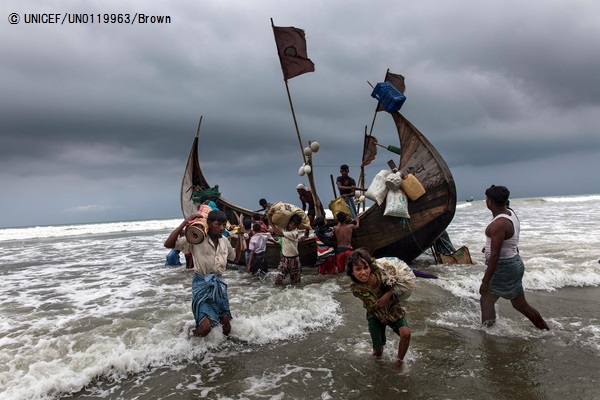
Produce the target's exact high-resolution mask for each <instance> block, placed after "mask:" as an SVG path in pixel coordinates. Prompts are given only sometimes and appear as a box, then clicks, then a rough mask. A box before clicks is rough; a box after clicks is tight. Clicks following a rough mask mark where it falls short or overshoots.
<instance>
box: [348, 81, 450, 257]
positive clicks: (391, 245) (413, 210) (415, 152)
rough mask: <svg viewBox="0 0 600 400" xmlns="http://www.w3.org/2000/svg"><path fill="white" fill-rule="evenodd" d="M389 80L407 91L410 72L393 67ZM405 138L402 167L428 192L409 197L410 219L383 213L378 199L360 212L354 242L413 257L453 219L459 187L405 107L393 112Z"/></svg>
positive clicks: (380, 253)
mask: <svg viewBox="0 0 600 400" xmlns="http://www.w3.org/2000/svg"><path fill="white" fill-rule="evenodd" d="M385 81H387V82H390V83H392V84H393V85H394V86H395V87H396V88H397V89H398V90H399V91H401V92H404V77H402V76H401V75H397V74H392V73H390V72H388V73H387V74H386V78H385ZM391 116H392V118H393V119H394V123H395V126H396V129H397V132H398V139H399V141H400V161H399V164H398V165H399V167H398V169H399V170H401V171H402V172H403V173H405V174H409V173H410V174H413V175H414V176H415V177H416V178H417V179H418V180H419V182H420V183H421V185H423V187H424V189H425V194H424V195H423V196H421V197H420V198H419V199H417V200H415V201H409V202H408V212H409V215H410V219H408V221H407V220H405V219H401V218H395V217H387V216H384V215H383V212H384V208H385V204H382V207H380V206H378V205H377V204H374V205H373V206H371V207H370V208H369V209H368V210H366V211H365V212H364V213H363V214H361V215H360V228H359V229H357V230H355V231H354V235H353V240H352V246H353V247H354V248H357V247H366V248H368V249H369V250H370V251H372V253H373V255H374V256H375V257H383V256H394V257H398V258H401V259H402V260H404V261H406V262H410V261H412V260H413V259H414V258H416V257H417V256H419V255H420V254H421V253H423V252H424V251H425V250H427V249H428V248H429V247H430V246H431V244H432V243H433V242H434V241H435V239H437V238H438V236H440V234H442V233H443V232H444V230H445V229H446V227H447V226H448V225H449V224H450V222H451V221H452V218H453V217H454V213H455V210H456V186H455V184H454V178H453V177H452V173H451V172H450V169H449V168H448V165H447V164H446V162H445V161H444V159H443V158H442V156H441V155H440V154H439V153H438V151H437V150H436V149H435V147H433V145H432V144H431V143H430V142H429V140H427V138H425V136H423V134H422V133H421V132H420V131H419V130H418V129H417V128H416V127H415V126H414V125H413V124H411V123H410V122H409V121H408V120H407V119H406V118H405V117H404V116H402V114H400V112H394V113H391Z"/></svg>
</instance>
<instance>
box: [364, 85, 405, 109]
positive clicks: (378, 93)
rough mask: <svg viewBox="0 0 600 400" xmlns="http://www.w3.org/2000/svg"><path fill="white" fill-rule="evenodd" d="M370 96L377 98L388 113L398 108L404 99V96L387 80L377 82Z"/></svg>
mask: <svg viewBox="0 0 600 400" xmlns="http://www.w3.org/2000/svg"><path fill="white" fill-rule="evenodd" d="M371 97H373V98H375V99H377V100H378V101H379V103H381V105H382V106H383V108H385V111H387V112H389V113H393V112H396V111H398V110H400V108H402V105H403V104H404V101H406V96H404V95H403V94H402V93H401V92H400V91H399V90H398V89H396V88H395V87H394V86H393V85H392V84H391V83H389V82H379V83H378V84H377V85H375V88H374V89H373V93H371Z"/></svg>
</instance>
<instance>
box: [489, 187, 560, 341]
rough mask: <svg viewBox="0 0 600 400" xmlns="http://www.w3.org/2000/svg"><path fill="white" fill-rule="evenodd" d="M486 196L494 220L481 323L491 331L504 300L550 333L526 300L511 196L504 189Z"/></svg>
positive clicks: (517, 227) (495, 188)
mask: <svg viewBox="0 0 600 400" xmlns="http://www.w3.org/2000/svg"><path fill="white" fill-rule="evenodd" d="M485 196H486V199H485V203H486V205H487V208H488V209H489V210H490V211H491V212H492V216H493V217H494V219H493V220H492V222H491V223H490V224H489V225H488V226H487V228H485V236H486V243H485V249H484V251H485V259H486V264H487V269H486V270H485V274H484V275H483V279H482V281H481V286H480V287H479V294H480V295H481V298H480V300H479V302H480V304H481V322H482V323H483V324H484V325H485V326H487V327H491V326H492V325H494V323H495V322H496V309H495V304H496V301H498V299H499V298H500V297H503V298H505V299H507V300H510V302H511V303H512V306H513V307H514V308H515V309H516V310H517V311H519V312H520V313H521V314H523V315H525V316H526V317H527V318H529V320H530V321H531V322H533V324H534V325H535V326H536V327H538V328H539V329H547V330H549V329H550V328H549V327H548V324H546V321H544V319H543V318H542V316H541V315H540V313H539V312H538V311H537V310H536V309H535V308H533V307H532V306H530V305H529V303H527V301H526V300H525V293H524V290H523V282H522V280H523V274H524V273H525V265H524V264H523V261H522V260H521V256H520V255H519V248H518V245H519V232H520V223H519V219H518V218H517V216H516V214H515V213H514V211H512V210H510V209H509V208H507V204H508V197H509V196H510V192H509V190H508V189H507V188H505V187H504V186H494V185H492V186H491V187H490V188H488V189H487V190H486V191H485Z"/></svg>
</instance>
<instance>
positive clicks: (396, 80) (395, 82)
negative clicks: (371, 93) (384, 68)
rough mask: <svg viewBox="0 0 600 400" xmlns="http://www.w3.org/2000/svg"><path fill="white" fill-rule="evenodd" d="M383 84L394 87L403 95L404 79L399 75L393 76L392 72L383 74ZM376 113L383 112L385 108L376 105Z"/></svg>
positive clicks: (404, 88) (379, 104)
mask: <svg viewBox="0 0 600 400" xmlns="http://www.w3.org/2000/svg"><path fill="white" fill-rule="evenodd" d="M385 82H389V83H391V84H392V86H394V87H395V88H396V89H398V91H399V92H400V93H404V92H405V91H406V86H405V85H404V77H403V76H402V75H400V74H394V73H392V72H389V71H388V72H387V73H386V74H385ZM376 111H377V112H379V111H385V107H384V106H383V105H381V103H377V110H376Z"/></svg>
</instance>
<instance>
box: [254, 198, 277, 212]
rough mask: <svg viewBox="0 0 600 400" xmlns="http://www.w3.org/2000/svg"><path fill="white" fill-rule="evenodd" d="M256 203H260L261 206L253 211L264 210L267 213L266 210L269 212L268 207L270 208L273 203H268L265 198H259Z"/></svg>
mask: <svg viewBox="0 0 600 400" xmlns="http://www.w3.org/2000/svg"><path fill="white" fill-rule="evenodd" d="M258 204H260V207H261V208H260V209H258V210H256V211H254V212H255V213H259V212H262V211H264V212H265V213H268V212H269V209H270V208H271V206H272V205H273V204H271V203H269V202H268V201H267V199H260V200H259V201H258Z"/></svg>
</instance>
